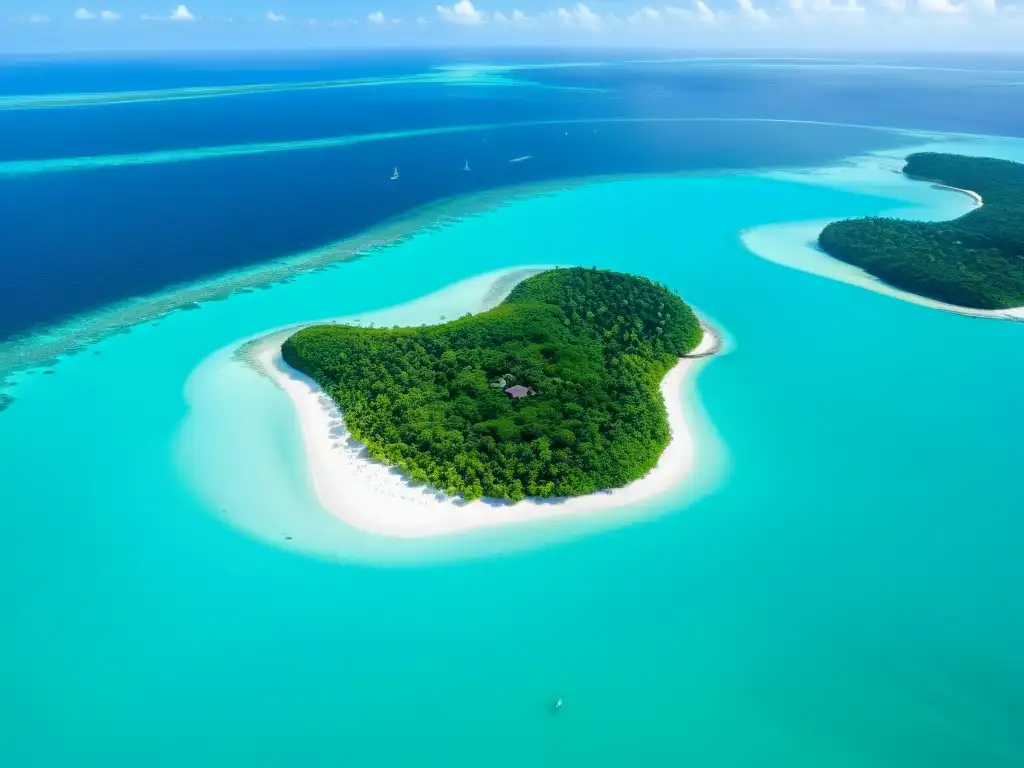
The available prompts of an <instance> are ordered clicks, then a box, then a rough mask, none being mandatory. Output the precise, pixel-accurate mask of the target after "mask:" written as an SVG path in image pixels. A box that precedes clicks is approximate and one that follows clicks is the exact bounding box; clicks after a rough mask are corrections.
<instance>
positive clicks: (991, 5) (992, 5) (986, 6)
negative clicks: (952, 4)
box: [974, 0, 999, 13]
mask: <svg viewBox="0 0 1024 768" xmlns="http://www.w3.org/2000/svg"><path fill="white" fill-rule="evenodd" d="M974 4H975V5H976V6H977V7H978V10H979V11H981V12H982V13H998V11H999V9H998V8H997V7H996V0H974Z"/></svg>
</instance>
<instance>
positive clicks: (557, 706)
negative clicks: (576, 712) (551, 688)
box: [555, 699, 562, 712]
mask: <svg viewBox="0 0 1024 768" xmlns="http://www.w3.org/2000/svg"><path fill="white" fill-rule="evenodd" d="M561 708H562V700H561V699H559V700H558V701H556V702H555V711H556V712H557V711H558V710H559V709H561Z"/></svg>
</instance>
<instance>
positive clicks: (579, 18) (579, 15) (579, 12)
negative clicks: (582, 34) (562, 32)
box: [552, 3, 604, 30]
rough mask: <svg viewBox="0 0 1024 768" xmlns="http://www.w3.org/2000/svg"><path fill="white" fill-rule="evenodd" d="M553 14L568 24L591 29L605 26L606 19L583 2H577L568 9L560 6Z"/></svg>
mask: <svg viewBox="0 0 1024 768" xmlns="http://www.w3.org/2000/svg"><path fill="white" fill-rule="evenodd" d="M552 15H553V16H554V17H555V18H556V19H558V20H559V21H560V22H562V23H563V24H566V25H567V26H572V27H582V28H584V29H590V30H596V29H600V28H601V27H602V26H604V19H603V18H601V16H600V15H599V14H596V13H594V12H593V11H592V10H590V7H589V6H586V5H584V4H583V3H576V5H574V6H572V7H571V8H568V9H566V8H559V9H558V10H556V11H555V12H554V13H553V14H552Z"/></svg>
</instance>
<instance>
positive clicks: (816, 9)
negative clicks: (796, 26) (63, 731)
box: [789, 0, 903, 18]
mask: <svg viewBox="0 0 1024 768" xmlns="http://www.w3.org/2000/svg"><path fill="white" fill-rule="evenodd" d="M882 1H883V2H885V1H886V0H882ZM892 1H893V2H902V1H903V0H892ZM789 7H790V8H792V9H793V12H794V13H796V14H800V15H804V14H806V15H823V16H830V15H843V16H846V17H847V18H850V17H854V16H862V15H863V14H864V13H865V12H866V10H867V9H865V8H864V6H863V5H861V4H860V3H859V2H858V0H838V2H837V0H810V2H807V3H805V2H804V0H790V3H789Z"/></svg>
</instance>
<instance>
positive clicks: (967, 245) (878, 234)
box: [818, 152, 1024, 317]
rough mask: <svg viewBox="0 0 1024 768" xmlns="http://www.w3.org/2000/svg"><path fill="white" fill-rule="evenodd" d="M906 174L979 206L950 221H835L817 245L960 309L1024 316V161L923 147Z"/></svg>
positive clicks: (892, 282)
mask: <svg viewBox="0 0 1024 768" xmlns="http://www.w3.org/2000/svg"><path fill="white" fill-rule="evenodd" d="M903 173H904V175H906V176H907V177H908V178H911V179H916V180H920V181H927V182H931V183H933V184H935V185H936V186H938V187H941V188H946V189H950V190H954V191H956V192H960V193H965V194H967V195H969V196H971V197H972V198H973V199H974V201H975V207H974V209H973V210H971V211H969V212H968V213H966V214H964V215H963V216H961V217H959V218H957V219H954V220H952V221H908V220H904V219H897V218H887V217H880V216H873V217H866V218H859V219H846V220H843V221H835V222H832V223H830V224H828V225H827V226H825V228H824V229H822V231H821V233H820V234H819V236H818V245H819V247H820V248H821V250H822V251H824V252H825V253H826V254H828V255H829V256H831V257H833V258H835V259H838V260H840V261H843V262H845V263H847V264H850V265H851V266H854V267H857V268H859V269H862V270H864V271H865V272H867V273H868V274H870V275H872V276H874V277H875V278H877V279H878V280H881V281H883V282H884V283H886V284H888V285H891V286H893V287H895V288H897V289H900V290H903V291H908V292H911V293H914V294H917V295H919V296H922V297H924V298H926V299H930V300H932V301H935V302H941V303H943V304H945V305H950V306H954V307H963V308H967V309H973V310H981V311H984V312H989V313H994V314H995V313H1005V314H1006V315H1008V316H1011V317H1012V316H1014V315H1018V316H1019V314H1020V313H1019V310H1020V309H1021V308H1024V224H1022V222H1024V192H1022V190H1024V164H1021V163H1014V162H1010V161H1008V160H999V159H996V158H989V157H968V156H966V155H955V154H947V153H940V152H917V153H914V154H911V155H909V156H908V157H907V162H906V165H905V166H904V168H903Z"/></svg>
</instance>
